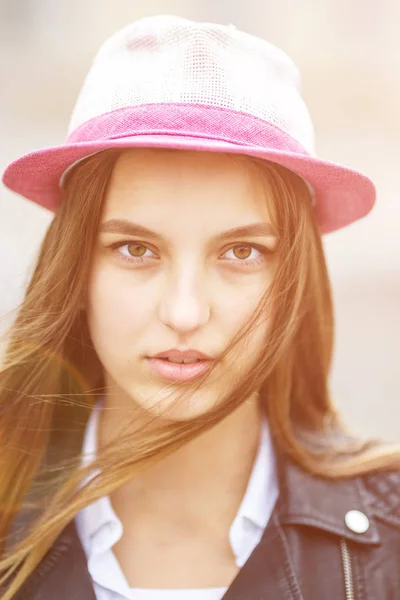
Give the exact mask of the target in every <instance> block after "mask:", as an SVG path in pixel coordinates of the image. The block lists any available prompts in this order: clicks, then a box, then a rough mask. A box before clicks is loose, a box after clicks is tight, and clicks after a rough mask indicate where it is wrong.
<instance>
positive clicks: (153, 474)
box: [99, 395, 262, 531]
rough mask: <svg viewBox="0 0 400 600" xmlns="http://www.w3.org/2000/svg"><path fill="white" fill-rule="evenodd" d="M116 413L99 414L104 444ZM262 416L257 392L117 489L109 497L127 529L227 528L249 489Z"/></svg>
mask: <svg viewBox="0 0 400 600" xmlns="http://www.w3.org/2000/svg"><path fill="white" fill-rule="evenodd" d="M106 405H107V407H108V406H109V404H107V403H106ZM112 412H113V411H105V412H104V413H101V420H100V425H99V440H100V444H102V443H105V442H107V440H108V439H109V438H108V435H107V432H109V431H110V430H111V423H109V422H107V420H109V419H110V417H109V415H110V414H112ZM261 417H262V412H261V406H260V401H259V398H258V395H253V396H251V398H249V399H248V400H246V401H245V402H243V403H242V404H241V405H240V406H239V407H238V408H237V409H236V410H235V411H234V412H233V413H231V414H230V415H228V416H227V417H226V418H225V419H224V420H223V421H221V422H220V423H218V424H217V425H216V426H215V427H213V428H212V429H211V430H209V431H207V432H205V433H204V434H201V435H200V436H198V437H197V438H195V439H194V440H191V441H190V442H189V443H187V444H185V445H184V446H183V447H181V448H179V449H178V450H177V451H175V452H174V453H173V454H172V455H170V456H168V457H167V458H165V459H164V460H162V461H161V462H159V463H158V464H156V465H154V466H152V467H150V468H148V469H146V470H145V471H144V472H142V473H140V474H138V475H137V476H135V478H134V479H133V480H132V481H131V482H130V483H129V484H127V485H124V486H123V487H121V488H119V489H118V490H116V491H115V492H113V494H112V495H111V497H110V499H111V502H112V504H113V507H114V509H115V511H116V513H117V515H118V517H119V518H120V519H121V521H122V523H123V526H124V529H125V528H127V529H129V527H130V526H133V525H134V526H135V527H136V524H137V523H140V524H141V526H142V527H143V523H146V522H151V523H154V524H158V523H159V524H161V523H164V524H165V523H176V524H177V525H178V526H179V527H180V528H181V527H183V528H185V530H193V531H199V530H203V531H205V530H210V529H214V530H215V527H216V523H217V524H218V527H220V528H221V531H222V530H223V531H227V530H228V529H229V527H230V525H231V523H232V521H233V519H234V517H235V514H236V512H237V510H238V508H239V506H240V503H241V501H242V498H243V495H244V493H245V491H246V487H247V484H248V480H249V477H250V474H251V470H252V467H253V463H254V460H255V456H256V453H257V449H258V444H259V439H260V430H261ZM133 506H134V507H135V509H134V511H132V510H131V509H132V507H133Z"/></svg>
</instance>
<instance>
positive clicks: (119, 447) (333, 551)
mask: <svg viewBox="0 0 400 600" xmlns="http://www.w3.org/2000/svg"><path fill="white" fill-rule="evenodd" d="M3 180H4V183H5V185H7V186H8V187H9V188H10V189H12V190H14V191H15V192H18V193H19V194H22V195H23V196H25V197H26V198H29V199H30V200H32V201H34V202H37V203H38V204H40V205H41V206H43V207H46V208H48V209H49V210H51V211H54V213H55V216H54V219H53V221H52V223H51V225H50V227H49V230H48V232H47V234H46V236H45V239H44V241H43V244H42V248H41V251H40V255H39V257H38V261H37V266H36V269H35V272H34V274H33V277H32V280H31V282H30V285H29V287H28V289H27V292H26V296H25V299H24V301H23V303H22V306H21V307H20V310H19V314H18V317H17V319H16V322H15V324H14V326H13V328H12V330H11V332H10V336H9V340H8V347H7V352H6V355H5V358H4V364H3V367H2V372H1V379H0V382H1V389H0V394H1V395H0V403H1V404H0V407H1V413H0V431H1V448H2V450H1V456H2V471H1V473H2V475H1V487H0V493H1V506H2V512H1V540H2V558H1V561H0V567H1V584H2V595H1V600H10V599H11V598H20V599H23V600H33V599H36V600H39V598H40V600H53V599H54V598H57V599H58V600H63V599H65V600H67V599H69V600H71V599H78V598H79V599H85V600H94V599H98V600H106V599H107V600H110V599H118V600H122V599H127V598H132V599H135V600H136V599H147V600H150V599H151V600H155V599H159V600H167V599H169V600H170V599H172V598H173V599H174V600H176V599H183V598H184V599H185V600H186V599H187V600H200V599H201V600H211V599H217V598H226V599H228V600H229V599H230V600H233V599H235V600H261V599H262V598H273V599H274V600H278V599H286V600H287V599H296V600H300V599H304V600H317V599H321V598H324V599H325V600H331V599H332V600H333V599H334V600H339V599H346V600H352V599H354V598H358V599H364V600H365V599H366V598H367V597H368V598H380V599H386V600H389V599H392V600H394V598H398V597H400V580H399V575H398V573H399V567H400V531H399V530H400V511H399V504H400V494H399V484H400V476H399V464H400V453H399V449H398V448H389V447H386V446H384V445H383V444H382V443H379V442H376V441H365V440H359V439H356V438H355V437H352V436H351V435H350V434H349V433H348V432H346V430H345V428H344V426H343V425H342V423H341V421H340V417H339V415H338V413H337V411H336V409H335V407H334V405H333V403H332V401H331V399H330V397H329V391H328V375H329V368H330V363H331V355H332V337H333V319H332V301H331V295H330V286H329V280H328V275H327V271H326V266H325V259H324V254H323V249H322V244H321V234H323V233H326V232H329V231H334V230H336V229H339V228H340V227H344V226H346V225H348V224H349V223H351V222H354V221H355V220H357V219H359V218H361V217H363V216H364V215H366V214H367V213H368V212H369V210H370V209H371V208H372V206H373V203H374V200H375V189H374V186H373V184H372V182H371V181H370V180H369V179H368V178H367V177H365V176H363V175H362V174H360V173H357V172H355V171H353V170H350V169H348V168H346V167H343V166H340V165H337V164H333V163H329V162H326V161H322V160H320V159H318V158H316V156H315V153H314V150H313V128H312V124H311V121H310V118H309V114H308V112H307V109H306V107H305V105H304V103H303V101H302V99H301V96H300V94H299V91H298V73H297V71H296V68H295V67H294V65H293V63H292V62H291V61H290V59H289V58H288V57H287V56H286V55H285V54H284V53H283V52H281V51H280V50H279V49H277V48H275V47H274V46H272V45H270V44H268V43H267V42H265V41H263V40H260V39H257V38H255V37H252V36H250V35H247V34H245V33H242V32H240V31H238V30H236V29H235V28H234V27H232V26H229V27H224V26H220V25H214V24H210V23H195V22H190V21H188V20H185V19H181V18H176V17H166V16H160V17H154V18H148V19H143V20H140V21H137V22H135V23H132V24H131V25H129V26H128V27H126V28H124V29H123V30H122V31H120V32H118V33H117V34H115V35H114V36H112V37H111V38H110V39H109V40H108V41H106V42H105V44H104V45H103V46H102V47H101V48H100V50H99V52H98V54H97V56H96V58H95V60H94V62H93V65H92V67H91V69H90V71H89V74H88V76H87V78H86V80H85V83H84V85H83V88H82V91H81V93H80V95H79V98H78V101H77V104H76V106H75V110H74V112H73V115H72V118H71V124H70V130H69V135H68V139H67V140H66V142H65V143H64V144H61V145H60V146H57V147H53V148H46V149H43V150H39V151H36V152H33V153H31V154H29V155H26V156H24V157H22V158H20V159H18V160H16V161H14V162H13V163H12V164H11V165H10V166H9V167H8V168H7V170H6V172H5V174H4V177H3Z"/></svg>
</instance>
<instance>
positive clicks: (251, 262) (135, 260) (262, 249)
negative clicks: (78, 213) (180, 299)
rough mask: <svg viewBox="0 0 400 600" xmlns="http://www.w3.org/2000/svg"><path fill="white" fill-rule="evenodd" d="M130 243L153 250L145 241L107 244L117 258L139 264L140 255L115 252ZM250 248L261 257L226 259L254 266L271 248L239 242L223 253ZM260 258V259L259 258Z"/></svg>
mask: <svg viewBox="0 0 400 600" xmlns="http://www.w3.org/2000/svg"><path fill="white" fill-rule="evenodd" d="M130 244H136V245H138V246H143V247H144V248H146V249H148V250H151V251H152V252H153V250H152V249H151V248H150V247H149V246H148V245H147V244H145V243H143V242H139V241H136V240H123V241H121V242H116V243H115V244H111V245H110V246H109V248H111V249H112V250H113V253H115V254H117V255H118V260H122V261H123V262H126V263H129V264H132V263H133V264H140V263H143V262H144V258H142V257H133V256H132V258H128V257H127V256H124V255H123V254H121V253H120V252H117V250H118V249H119V248H122V247H123V246H128V245H130ZM243 247H245V248H252V249H254V250H258V252H260V253H261V255H262V257H260V258H258V259H253V260H247V259H243V260H241V259H239V258H238V259H236V260H234V259H228V260H232V262H234V263H239V264H240V265H246V266H251V267H255V266H258V265H259V264H261V263H262V262H263V260H264V258H265V256H266V255H268V254H271V250H269V249H268V248H266V247H265V246H260V245H258V244H249V243H248V242H241V243H239V242H238V243H237V244H234V245H233V246H230V247H229V248H227V249H226V250H225V252H224V254H226V253H227V252H229V250H233V249H234V248H243ZM260 259H261V260H260Z"/></svg>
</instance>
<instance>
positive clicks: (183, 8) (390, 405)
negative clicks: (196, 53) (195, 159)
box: [0, 0, 400, 441]
mask: <svg viewBox="0 0 400 600" xmlns="http://www.w3.org/2000/svg"><path fill="white" fill-rule="evenodd" d="M155 14H176V15H180V16H182V17H186V18H191V19H194V20H200V21H214V22H218V23H221V24H226V25H228V24H231V23H232V24H234V25H236V26H237V27H238V28H240V29H243V30H245V31H247V32H249V33H252V34H255V35H259V36H261V37H264V38H265V39H267V40H268V41H270V42H272V43H274V44H276V45H278V46H280V47H281V48H282V49H283V50H285V51H286V52H287V53H288V54H289V55H290V56H291V57H292V59H293V60H294V61H295V63H296V64H297V66H298V67H299V69H300V72H301V74H302V92H303V97H304V99H305V101H306V103H307V104H308V107H309V109H310V112H311V115H312V117H313V120H314V124H315V128H316V134H317V152H318V154H319V155H320V156H321V157H322V158H325V159H330V160H333V161H337V162H342V163H344V164H347V165H348V166H350V167H353V168H355V169H358V170H360V171H362V172H364V173H366V174H367V175H369V176H370V177H371V178H372V179H373V180H374V181H375V183H376V185H377V190H378V201H377V204H376V206H375V208H374V209H373V211H372V213H370V215H369V216H368V217H367V218H365V219H363V220H361V221H359V222H357V223H355V224H353V225H350V226H348V227H347V228H345V229H343V230H342V231H338V232H335V233H332V234H328V235H327V236H325V238H324V244H325V249H326V254H327V259H328V267H329V270H330V274H331V278H332V285H333V293H334V300H335V310H336V346H335V356H334V367H333V372H332V381H331V384H332V392H333V395H334V398H335V400H336V402H337V404H338V405H339V406H340V408H341V409H342V413H343V415H344V417H345V420H346V422H347V423H348V425H350V426H351V427H352V428H353V429H355V430H356V431H357V432H360V433H363V434H366V435H372V436H374V437H383V438H385V439H387V440H389V441H390V440H394V441H399V440H400V368H399V363H400V199H399V187H400V186H399V159H400V110H399V106H400V36H399V35H398V32H399V27H400V2H399V0H380V2H376V1H375V0H374V1H372V0H353V1H350V0H318V2H317V1H316V0H279V2H278V1H277V0H275V1H272V0H262V1H261V0H258V1H257V0H246V2H243V1H242V0H164V1H161V0H146V1H145V2H144V1H136V2H133V1H132V0H118V1H112V0H96V2H94V1H93V0H68V2H67V1H66V0H64V1H62V0H57V1H56V0H0V44H1V52H0V85H1V88H0V89H1V94H0V131H1V135H0V170H1V172H3V171H4V168H5V167H6V165H7V164H8V163H9V162H11V161H12V160H13V159H14V158H17V157H19V156H20V155H21V154H24V153H26V152H29V151H32V150H35V149H37V148H40V147H44V146H51V145H55V144H58V143H60V142H62V141H63V140H64V138H65V136H66V130H67V125H68V121H69V117H70V114H71V112H72V108H73V105H74V103H75V100H76V97H77V94H78V92H79V89H80V87H81V85H82V82H83V78H84V76H85V74H86V72H87V70H88V68H89V66H90V63H91V60H92V58H93V56H94V54H95V53H96V51H97V49H98V47H99V45H100V44H101V43H102V42H103V41H104V40H105V39H106V38H107V37H108V36H109V35H110V34H112V33H114V32H115V31H116V30H117V29H119V28H121V27H123V26H125V25H127V24H128V23H129V22H130V21H132V20H135V19H137V18H140V17H144V16H150V15H155ZM50 220H51V214H50V213H49V212H47V211H45V210H44V209H41V208H39V207H37V206H35V205H34V204H33V203H31V202H29V201H27V200H25V199H23V198H21V197H20V196H17V195H15V194H12V193H11V192H9V191H8V190H7V189H6V188H5V187H4V186H3V185H0V317H1V324H0V325H1V330H3V329H4V328H5V327H6V326H7V325H8V324H9V323H10V320H12V318H13V313H12V311H13V309H15V307H16V305H17V304H18V302H19V301H20V300H21V298H22V296H23V291H24V286H25V285H26V282H27V280H28V277H29V275H30V273H31V270H32V267H33V263H34V259H35V256H36V252H37V250H38V248H39V245H40V242H41V240H42V237H43V235H44V232H45V230H46V228H47V226H48V224H49V223H50Z"/></svg>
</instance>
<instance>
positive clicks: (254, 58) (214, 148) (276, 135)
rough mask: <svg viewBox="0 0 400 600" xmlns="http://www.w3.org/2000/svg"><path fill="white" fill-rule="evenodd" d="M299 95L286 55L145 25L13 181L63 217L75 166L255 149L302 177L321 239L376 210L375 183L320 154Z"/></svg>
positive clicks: (253, 43) (113, 42)
mask: <svg viewBox="0 0 400 600" xmlns="http://www.w3.org/2000/svg"><path fill="white" fill-rule="evenodd" d="M299 88H300V77H299V73H298V70H297V68H296V66H295V65H294V63H293V62H292V60H291V59H290V58H289V57H288V56H287V55H286V54H285V53H284V52H283V51H282V50H280V49H279V48H277V47H276V46H274V45H272V44H270V43H268V42H267V41H265V40H263V39H261V38H258V37H255V36H252V35H249V34H247V33H245V32H242V31H240V30H239V29H237V28H236V27H234V26H232V25H228V26H223V25H218V24H214V23H199V22H195V21H190V20H187V19H184V18H181V17H176V16H164V15H161V16H156V17H149V18H144V19H140V20H138V21H135V22H133V23H131V24H130V25H128V26H126V27H124V28H123V29H122V30H120V31H118V32H117V33H115V34H114V35H112V36H111V37H110V38H109V39H108V40H106V41H105V42H104V43H103V45H102V46H101V47H100V49H99V50H98V52H97V55H96V56H95V58H94V60H93V62H92V65H91V67H90V69H89V72H88V74H87V76H86V78H85V81H84V83H83V86H82V89H81V91H80V93H79V95H78V99H77V101H76V104H75V108H74V110H73V113H72V116H71V120H70V124H69V128H68V132H67V137H66V139H65V141H64V142H63V143H61V144H60V145H57V146H52V147H47V148H42V149H40V150H36V151H34V152H30V153H28V154H25V155H24V156H22V157H20V158H18V159H17V160H14V161H13V162H12V163H11V164H10V165H9V166H8V167H7V168H6V170H5V172H4V174H3V182H4V184H5V185H6V186H7V187H8V188H10V189H11V190H13V191H14V192H17V193H18V194H21V195H22V196H24V197H26V198H28V199H30V200H32V201H33V202H36V203H37V204H39V205H41V206H43V207H45V208H47V209H49V210H51V211H55V210H56V208H57V206H58V205H59V203H60V202H61V201H62V197H63V193H62V191H63V183H64V181H65V176H66V174H67V173H68V172H69V171H70V169H71V168H73V167H74V166H75V165H76V164H77V163H78V162H80V161H81V160H83V159H85V158H87V157H88V156H90V155H93V154H96V153H98V152H102V151H104V150H107V149H110V148H121V149H122V148H143V147H151V148H176V149H185V150H201V151H211V152H228V153H232V154H245V155H248V156H253V157H258V158H261V159H264V160H267V161H272V162H273V163H278V164H279V165H282V166H283V167H286V168H287V169H290V170H291V171H294V172H295V173H297V174H298V175H299V176H300V177H302V178H303V179H304V180H305V181H306V182H307V184H308V185H309V187H310V189H311V190H312V196H313V202H314V211H315V217H316V220H317V223H318V225H319V228H320V231H321V233H327V232H330V231H334V230H336V229H339V228H341V227H344V226H346V225H348V224H350V223H352V222H354V221H356V220H357V219H360V218H361V217H363V216H365V215H366V214H367V213H368V212H369V211H370V210H371V208H372V206H373V204H374V202H375V196H376V192H375V187H374V184H373V183H372V181H371V180H370V179H369V178H368V177H366V176H365V175H363V174H361V173H359V172H358V171H355V170H353V169H350V168H348V167H345V166H343V165H340V164H337V163H333V162H330V161H326V160H322V159H319V158H317V156H316V154H315V149H314V129H313V125H312V121H311V118H310V115H309V112H308V110H307V107H306V105H305V103H304V101H303V99H302V97H301V94H300V89H299Z"/></svg>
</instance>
